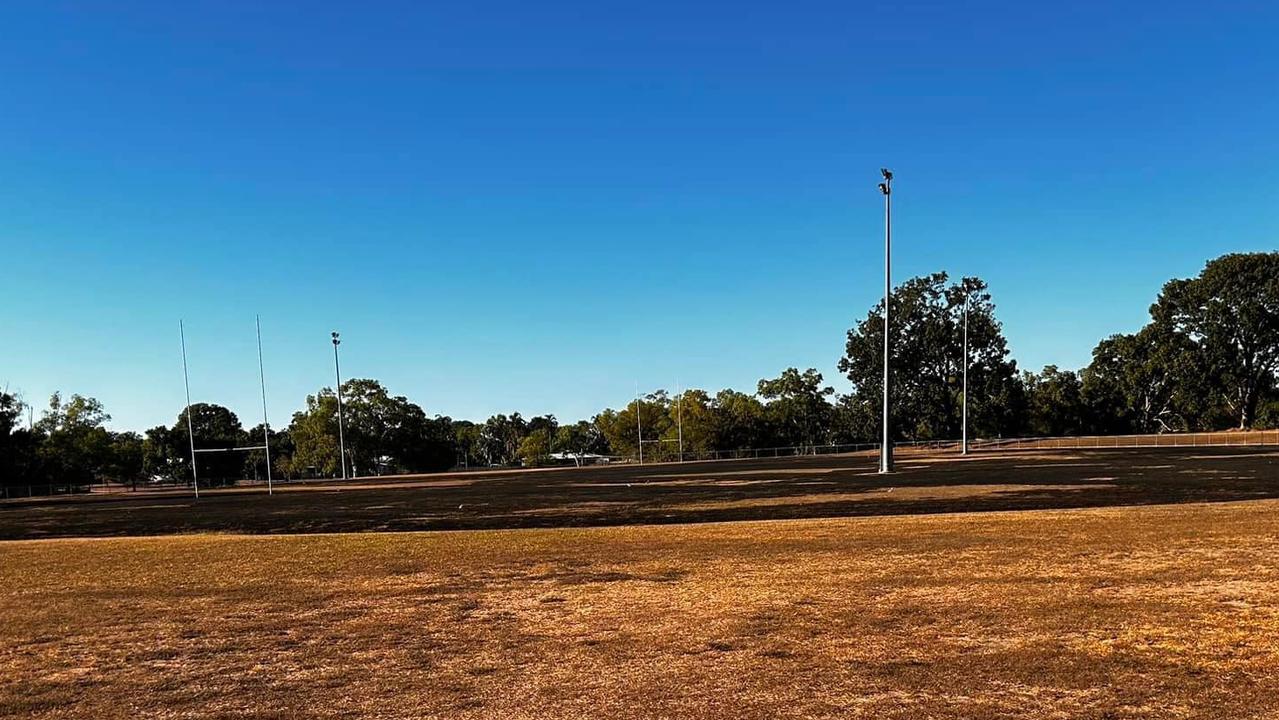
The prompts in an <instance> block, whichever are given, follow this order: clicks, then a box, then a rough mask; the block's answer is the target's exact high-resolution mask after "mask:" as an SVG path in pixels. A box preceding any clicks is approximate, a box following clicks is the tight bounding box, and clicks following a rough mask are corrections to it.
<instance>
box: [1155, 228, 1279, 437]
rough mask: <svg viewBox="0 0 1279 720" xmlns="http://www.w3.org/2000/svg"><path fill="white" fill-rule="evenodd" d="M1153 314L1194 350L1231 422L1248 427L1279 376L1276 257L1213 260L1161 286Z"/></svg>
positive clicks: (1259, 255) (1234, 256) (1235, 256)
mask: <svg viewBox="0 0 1279 720" xmlns="http://www.w3.org/2000/svg"><path fill="white" fill-rule="evenodd" d="M1150 314H1151V316H1152V317H1153V318H1154V321H1155V323H1156V324H1157V325H1159V326H1161V327H1162V328H1164V329H1165V330H1166V331H1168V332H1172V333H1176V334H1178V335H1180V336H1181V337H1182V338H1184V339H1185V340H1187V341H1189V342H1190V343H1192V344H1193V345H1194V346H1195V347H1196V348H1198V351H1199V353H1200V355H1201V357H1202V362H1203V363H1204V365H1205V367H1206V368H1207V370H1208V378H1209V379H1210V381H1211V383H1212V386H1213V388H1214V390H1215V391H1216V394H1217V397H1218V398H1219V399H1220V401H1221V402H1222V403H1223V404H1224V405H1225V407H1226V408H1227V409H1228V410H1229V411H1230V413H1231V415H1232V416H1233V418H1234V424H1236V425H1237V426H1238V427H1240V428H1247V427H1250V426H1251V425H1252V424H1253V421H1254V420H1255V419H1256V417H1257V408H1258V405H1259V404H1260V402H1261V400H1262V398H1264V397H1265V396H1266V395H1267V393H1269V392H1270V391H1271V389H1272V388H1274V386H1275V374H1276V372H1279V252H1270V253H1237V254H1231V255H1223V256H1221V257H1219V258H1217V259H1215V260H1212V261H1210V262H1209V263H1208V264H1207V265H1206V266H1205V267H1204V269H1203V271H1202V272H1201V273H1199V276H1198V277H1194V278H1190V279H1184V280H1172V281H1170V282H1168V283H1167V284H1166V285H1164V287H1163V291H1162V292H1160V294H1159V298H1158V299H1157V300H1156V301H1155V304H1154V305H1153V306H1152V307H1151V308H1150Z"/></svg>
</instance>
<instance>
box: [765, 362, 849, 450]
mask: <svg viewBox="0 0 1279 720" xmlns="http://www.w3.org/2000/svg"><path fill="white" fill-rule="evenodd" d="M758 394H759V396H760V397H762V398H764V399H765V400H767V401H768V403H767V405H766V406H765V408H766V409H765V412H766V414H767V415H768V417H769V420H770V425H771V426H772V428H773V431H774V432H775V433H777V439H778V440H779V441H780V442H781V443H782V444H784V445H809V446H812V445H820V444H824V443H826V442H828V441H829V439H830V426H831V415H832V412H833V408H832V407H831V404H830V401H829V400H828V399H827V398H829V397H830V396H831V395H834V394H835V390H834V388H830V387H826V386H824V385H823V384H822V374H821V373H819V372H817V370H815V369H813V368H809V369H807V370H805V371H804V372H802V373H801V372H800V371H799V370H797V369H796V368H787V369H786V370H784V371H783V372H782V374H781V376H779V377H777V378H774V379H771V380H760V381H759V386H758Z"/></svg>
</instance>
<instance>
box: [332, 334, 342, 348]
mask: <svg viewBox="0 0 1279 720" xmlns="http://www.w3.org/2000/svg"><path fill="white" fill-rule="evenodd" d="M330 334H331V335H332V336H333V344H334V346H337V345H341V344H342V341H341V340H339V339H338V334H337V333H336V332H333V333H330Z"/></svg>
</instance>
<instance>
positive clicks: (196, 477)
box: [178, 315, 275, 500]
mask: <svg viewBox="0 0 1279 720" xmlns="http://www.w3.org/2000/svg"><path fill="white" fill-rule="evenodd" d="M254 321H255V323H256V326H257V339H258V381H259V384H260V385H261V388H262V444H261V445H246V446H244V447H232V448H197V447H196V446H195V425H194V423H193V422H192V420H191V381H190V377H189V375H188V373H187V335H186V327H185V325H184V324H183V321H182V320H178V336H179V338H180V339H181V343H182V385H183V387H184V388H185V389H186V398H187V439H188V440H189V441H190V447H191V485H192V487H193V488H195V497H196V499H197V500H198V499H200V473H199V470H198V469H197V468H196V462H195V458H196V455H197V454H199V453H223V452H252V451H254V450H262V451H263V452H265V453H266V491H267V494H268V495H273V494H275V488H274V483H273V482H272V479H271V421H270V420H269V419H268V418H267V412H266V371H265V370H264V369H263V364H262V316H260V315H257V316H254Z"/></svg>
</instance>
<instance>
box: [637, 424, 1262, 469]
mask: <svg viewBox="0 0 1279 720" xmlns="http://www.w3.org/2000/svg"><path fill="white" fill-rule="evenodd" d="M961 442H962V441H960V440H958V439H955V440H899V441H897V442H894V443H893V448H894V450H907V451H909V450H955V451H958V450H959V449H960V445H961ZM1268 445H1279V429H1275V430H1247V431H1219V432H1201V433H1150V434H1145V435H1075V436H1057V437H1022V438H976V439H970V440H969V441H968V447H969V449H970V450H1089V449H1105V448H1178V447H1255V446H1268ZM878 450H879V443H853V444H840V445H795V446H788V447H775V448H751V449H745V450H712V451H705V452H698V451H686V452H685V453H684V454H683V460H684V461H685V462H687V461H701V460H743V459H752V458H769V457H789V456H799V455H837V454H846V453H854V452H865V451H878ZM650 458H651V460H650ZM644 460H645V462H646V463H647V462H672V461H679V460H680V453H679V451H678V450H669V451H668V452H666V453H665V454H664V455H663V454H657V453H650V452H648V451H645V453H644ZM612 461H613V462H626V463H634V462H637V461H638V459H637V458H636V457H635V456H634V455H628V456H620V457H615V458H612Z"/></svg>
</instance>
